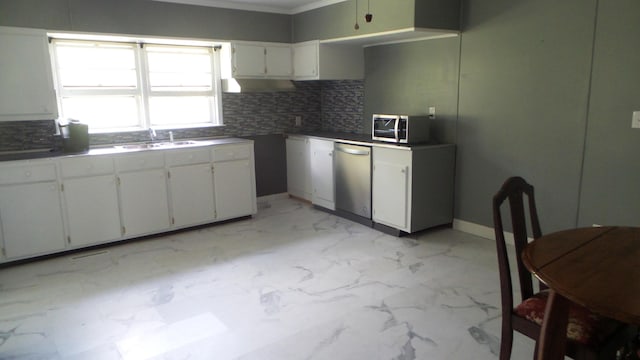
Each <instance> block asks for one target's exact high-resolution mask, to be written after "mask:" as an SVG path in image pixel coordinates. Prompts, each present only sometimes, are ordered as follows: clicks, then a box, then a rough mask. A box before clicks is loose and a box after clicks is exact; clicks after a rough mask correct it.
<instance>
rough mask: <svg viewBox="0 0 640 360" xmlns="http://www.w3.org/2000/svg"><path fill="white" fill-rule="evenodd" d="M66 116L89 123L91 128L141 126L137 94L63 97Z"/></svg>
mask: <svg viewBox="0 0 640 360" xmlns="http://www.w3.org/2000/svg"><path fill="white" fill-rule="evenodd" d="M62 108H63V109H64V117H66V118H71V119H77V120H80V121H82V122H84V123H87V124H89V130H90V131H91V130H97V129H98V130H99V129H109V128H128V127H139V126H140V120H139V117H138V100H137V98H136V97H135V96H74V97H64V98H62Z"/></svg>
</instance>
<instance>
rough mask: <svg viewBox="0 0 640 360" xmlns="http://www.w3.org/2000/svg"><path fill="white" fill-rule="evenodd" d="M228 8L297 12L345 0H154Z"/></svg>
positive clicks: (284, 12) (286, 12) (283, 12)
mask: <svg viewBox="0 0 640 360" xmlns="http://www.w3.org/2000/svg"><path fill="white" fill-rule="evenodd" d="M154 1H163V2H172V3H179V4H190V5H200V6H211V7H220V8H228V9H239V10H251V11H262V12H271V13H278V14H290V15H291V14H297V13H300V12H304V11H308V10H312V9H317V8H319V7H323V6H327V5H331V4H335V3H339V2H342V1H346V0H154Z"/></svg>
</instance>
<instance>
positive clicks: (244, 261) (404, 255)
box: [0, 196, 534, 360]
mask: <svg viewBox="0 0 640 360" xmlns="http://www.w3.org/2000/svg"><path fill="white" fill-rule="evenodd" d="M259 207H260V210H259V212H258V214H257V215H256V216H255V217H253V218H252V219H249V220H243V221H237V222H232V223H226V224H222V225H216V226H210V227H206V228H200V229H197V230H192V231H185V232H179V233H173V234H168V235H164V236H158V237H154V238H152V239H146V240H140V241H134V242H130V243H126V244H119V245H115V246H111V247H107V248H102V249H97V250H95V249H94V250H89V251H85V252H78V253H74V254H66V255H62V256H59V257H55V258H51V259H47V260H39V261H35V262H30V263H26V264H21V265H15V266H10V267H6V268H2V269H0V359H91V360H94V359H95V360H102V359H104V360H111V359H124V360H142V359H171V360H173V359H176V360H178V359H179V360H186V359H207V360H209V359H236V360H290V359H291V360H294V359H295V360H298V359H300V360H320V359H332V360H339V359H349V360H358V359H366V360H370V359H385V360H412V359H430V360H439V359H475V360H482V359H496V358H497V353H498V349H499V336H500V310H499V309H500V292H499V284H498V274H497V263H496V255H495V245H494V242H493V241H492V240H487V239H483V238H479V237H475V236H472V235H469V234H465V233H462V232H459V231H455V230H452V229H437V230H430V231H426V232H422V233H420V234H418V235H415V236H407V237H402V238H397V237H393V236H389V235H385V234H383V233H380V232H378V231H376V230H373V229H370V228H367V227H365V226H362V225H359V224H356V223H353V222H350V221H348V220H345V219H342V218H338V217H335V216H333V215H330V214H327V213H325V212H323V211H319V210H317V209H314V208H312V207H311V206H310V205H309V204H306V203H302V202H299V201H296V200H293V199H289V198H287V197H286V196H274V197H269V198H267V199H261V201H260V206H259ZM533 348H534V343H533V342H532V341H531V340H529V339H527V338H524V337H522V336H520V335H518V334H516V337H515V341H514V350H513V355H512V359H531V358H532V354H533Z"/></svg>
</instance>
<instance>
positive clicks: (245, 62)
mask: <svg viewBox="0 0 640 360" xmlns="http://www.w3.org/2000/svg"><path fill="white" fill-rule="evenodd" d="M232 51H233V54H232V58H233V69H232V72H233V76H234V77H264V76H265V74H266V64H265V48H264V46H261V45H251V44H233V50H232Z"/></svg>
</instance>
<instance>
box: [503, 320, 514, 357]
mask: <svg viewBox="0 0 640 360" xmlns="http://www.w3.org/2000/svg"><path fill="white" fill-rule="evenodd" d="M512 346H513V329H512V328H511V323H509V321H502V337H501V339H500V360H509V359H511V347H512Z"/></svg>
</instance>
